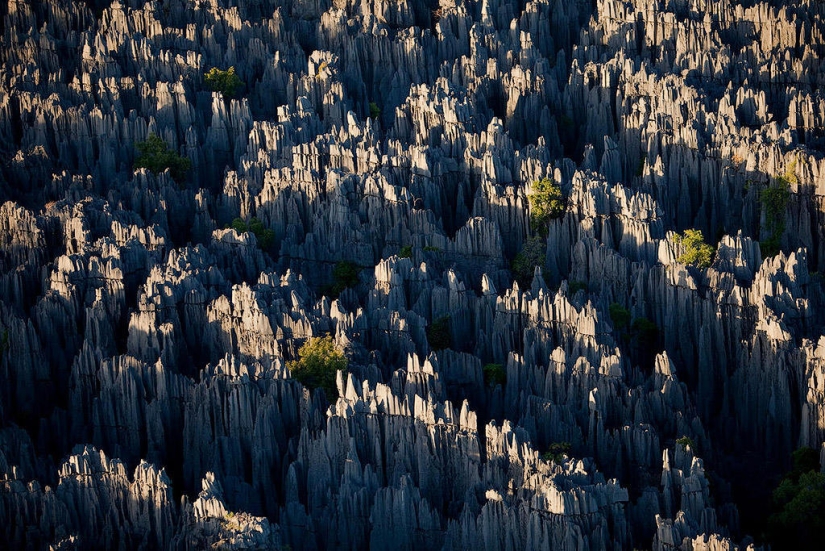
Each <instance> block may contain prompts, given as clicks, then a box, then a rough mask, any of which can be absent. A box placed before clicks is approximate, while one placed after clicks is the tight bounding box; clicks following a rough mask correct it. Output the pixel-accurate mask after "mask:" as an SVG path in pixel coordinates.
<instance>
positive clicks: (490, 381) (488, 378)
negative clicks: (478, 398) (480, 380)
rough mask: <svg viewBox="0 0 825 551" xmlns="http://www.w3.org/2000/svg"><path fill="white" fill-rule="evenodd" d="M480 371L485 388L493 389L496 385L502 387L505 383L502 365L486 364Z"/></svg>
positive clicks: (504, 372) (505, 373)
mask: <svg viewBox="0 0 825 551" xmlns="http://www.w3.org/2000/svg"><path fill="white" fill-rule="evenodd" d="M482 369H483V372H484V382H485V383H486V384H487V386H490V387H492V388H495V387H496V385H501V386H504V385H505V384H506V383H507V371H505V369H504V366H503V365H502V364H486V365H485V366H484V367H483V368H482Z"/></svg>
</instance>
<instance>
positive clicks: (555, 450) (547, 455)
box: [541, 442, 572, 463]
mask: <svg viewBox="0 0 825 551" xmlns="http://www.w3.org/2000/svg"><path fill="white" fill-rule="evenodd" d="M571 449H572V446H571V445H570V442H553V443H552V444H550V445H549V446H548V447H547V451H546V452H544V453H543V454H542V456H541V458H542V459H544V460H545V461H552V462H554V463H561V462H562V460H563V459H564V457H565V456H566V455H569V454H570V450H571Z"/></svg>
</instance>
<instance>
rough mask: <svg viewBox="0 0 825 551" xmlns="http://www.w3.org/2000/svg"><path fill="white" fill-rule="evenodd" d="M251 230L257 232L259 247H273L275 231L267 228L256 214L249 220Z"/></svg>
mask: <svg viewBox="0 0 825 551" xmlns="http://www.w3.org/2000/svg"><path fill="white" fill-rule="evenodd" d="M249 231H251V232H252V233H254V234H255V238H256V239H257V241H258V247H260V248H261V249H263V250H265V251H266V250H268V249H270V248H272V244H273V243H275V232H274V231H272V230H271V229H269V228H265V227H264V223H263V222H261V221H260V220H258V219H257V218H255V217H254V216H253V217H252V220H250V221H249Z"/></svg>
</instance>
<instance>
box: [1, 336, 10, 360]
mask: <svg viewBox="0 0 825 551" xmlns="http://www.w3.org/2000/svg"><path fill="white" fill-rule="evenodd" d="M8 349H9V332H8V331H7V330H3V332H2V333H0V361H1V360H2V359H3V355H4V354H5V353H6V351H7V350H8Z"/></svg>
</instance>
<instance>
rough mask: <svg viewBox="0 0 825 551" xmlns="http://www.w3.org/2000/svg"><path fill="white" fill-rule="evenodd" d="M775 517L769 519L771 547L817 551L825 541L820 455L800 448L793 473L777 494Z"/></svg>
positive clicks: (823, 478) (824, 480)
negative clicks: (824, 539) (815, 550)
mask: <svg viewBox="0 0 825 551" xmlns="http://www.w3.org/2000/svg"><path fill="white" fill-rule="evenodd" d="M773 501H774V506H775V507H774V513H773V514H772V515H771V516H770V518H769V519H768V532H769V536H770V537H769V539H770V541H771V546H772V547H773V548H775V549H779V550H780V551H782V550H784V549H794V550H796V549H814V548H816V547H818V545H817V544H819V543H820V542H821V541H822V538H823V537H825V474H822V473H821V472H819V453H818V452H817V451H816V450H814V449H811V448H800V449H798V450H796V451H795V452H794V453H793V469H792V470H791V471H790V472H789V473H788V474H787V475H786V476H785V477H784V478H783V479H782V481H781V482H780V483H779V486H778V487H777V488H776V490H774V492H773Z"/></svg>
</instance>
